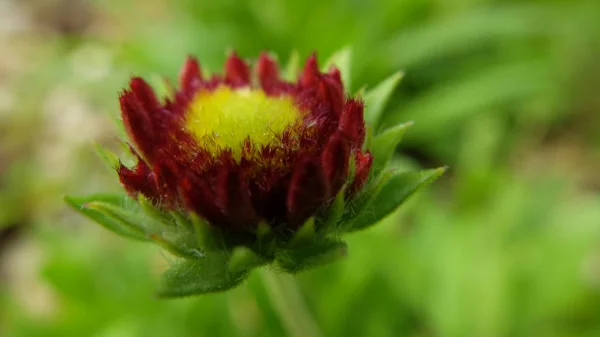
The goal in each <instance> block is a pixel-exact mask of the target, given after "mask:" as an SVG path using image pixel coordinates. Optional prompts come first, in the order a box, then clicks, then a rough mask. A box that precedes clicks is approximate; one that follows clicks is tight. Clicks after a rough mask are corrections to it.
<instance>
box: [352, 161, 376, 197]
mask: <svg viewBox="0 0 600 337" xmlns="http://www.w3.org/2000/svg"><path fill="white" fill-rule="evenodd" d="M371 164H373V155H371V152H366V153H362V152H357V153H356V173H355V175H354V181H353V182H352V185H351V186H350V189H349V191H348V192H349V194H354V193H356V192H357V191H359V190H360V189H361V188H362V187H363V186H364V184H365V183H366V182H367V179H369V171H370V170H371Z"/></svg>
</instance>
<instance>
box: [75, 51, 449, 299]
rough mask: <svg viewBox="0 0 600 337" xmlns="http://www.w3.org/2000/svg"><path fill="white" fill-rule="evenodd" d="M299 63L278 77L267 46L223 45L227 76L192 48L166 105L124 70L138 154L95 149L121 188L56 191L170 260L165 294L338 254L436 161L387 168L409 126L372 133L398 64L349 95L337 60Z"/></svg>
mask: <svg viewBox="0 0 600 337" xmlns="http://www.w3.org/2000/svg"><path fill="white" fill-rule="evenodd" d="M299 73H300V74H299V76H298V79H297V80H295V81H291V80H285V79H284V78H283V76H282V75H281V74H280V72H279V70H278V65H277V63H276V62H275V60H274V59H273V58H271V57H270V56H268V55H267V54H266V53H262V54H261V55H260V56H259V58H258V60H257V61H256V64H255V66H254V68H253V69H252V70H251V69H250V67H249V66H248V64H247V63H246V62H245V61H244V60H242V59H241V58H240V57H239V56H237V55H236V54H235V53H232V54H231V55H230V56H229V58H228V59H227V61H226V64H225V72H224V75H222V76H221V75H212V76H211V77H204V75H203V74H202V71H201V69H200V65H199V63H198V61H197V60H196V59H195V58H192V57H189V58H188V59H187V61H186V63H185V65H184V67H183V69H182V71H181V74H180V76H179V88H178V89H177V90H175V89H172V93H171V94H170V95H169V97H167V98H165V99H164V101H163V102H161V100H159V98H158V97H157V95H156V94H155V92H154V91H153V89H152V88H151V87H150V85H149V84H148V83H146V82H145V81H144V80H143V79H141V78H138V77H134V78H132V79H131V81H130V85H129V89H127V90H125V91H124V92H122V94H121V95H120V106H121V113H122V118H123V124H124V127H125V130H126V132H127V134H128V136H129V138H130V141H131V142H130V146H129V147H130V150H131V153H132V154H133V156H134V158H135V159H136V163H135V164H134V165H133V166H131V167H128V166H126V165H124V164H123V163H122V162H121V161H120V160H119V159H118V158H117V156H116V155H114V154H113V153H111V152H110V151H108V150H105V149H103V148H100V147H98V151H99V154H100V156H101V157H102V158H103V159H104V160H105V161H106V162H107V163H108V164H109V165H110V166H111V167H113V168H114V169H115V170H116V172H117V174H118V177H119V180H120V182H121V183H122V185H123V186H124V188H125V190H126V191H127V195H123V194H98V195H92V196H85V197H66V201H67V202H68V203H69V204H70V205H71V206H73V208H74V209H75V210H77V211H79V212H81V213H83V214H84V215H86V216H88V217H89V218H91V219H93V220H94V221H96V222H98V223H99V224H101V225H103V226H104V227H106V228H108V229H110V230H112V231H114V232H116V233H118V234H120V235H123V236H126V237H129V238H133V239H136V240H141V241H151V242H154V243H156V244H159V245H160V246H162V247H164V248H165V249H167V250H168V251H170V252H171V253H173V254H174V255H176V256H178V257H180V258H181V259H180V260H178V261H177V262H176V263H174V264H173V265H172V266H171V267H170V269H168V270H167V271H166V272H165V273H164V274H163V276H162V279H161V284H160V289H159V293H160V294H161V295H162V296H187V295H194V294H201V293H207V292H215V291H224V290H227V289H230V288H232V287H234V286H236V285H238V284H239V283H240V282H242V281H243V280H244V279H245V278H246V277H247V276H248V275H249V273H250V272H251V271H252V270H253V269H254V268H257V267H260V266H262V265H265V264H274V265H275V266H276V267H277V268H279V269H280V270H283V271H286V272H289V273H297V272H299V271H302V270H306V269H310V268H313V267H315V266H318V265H321V264H324V263H328V262H331V261H333V260H336V259H338V258H340V257H343V256H345V254H346V244H345V243H344V242H343V241H342V240H341V235H342V234H344V233H347V232H352V231H357V230H362V229H365V228H367V227H369V226H371V225H373V224H375V223H377V222H379V221H380V220H381V219H383V218H385V217H386V216H387V215H389V214H390V213H392V212H393V211H394V210H395V209H396V208H397V207H398V206H399V205H400V204H402V203H403V202H404V201H405V200H406V199H407V198H408V197H409V196H410V195H411V194H413V193H414V192H416V191H417V190H418V189H420V188H421V187H423V186H425V185H427V184H429V183H431V182H432V181H433V180H435V179H436V178H437V177H439V176H440V175H441V174H442V173H443V172H444V170H445V168H439V169H434V170H425V171H421V172H400V171H397V170H389V169H387V168H386V166H387V163H388V161H389V160H390V158H391V157H392V154H393V151H394V149H395V148H396V145H397V144H398V143H399V142H400V140H401V138H402V135H403V134H404V131H405V130H406V129H407V127H408V126H410V125H411V123H406V124H402V125H398V126H395V127H391V128H388V129H386V130H384V131H383V132H381V133H379V134H373V132H371V131H370V130H372V128H373V126H374V125H376V124H377V123H378V119H379V116H381V112H382V109H383V107H384V105H385V102H386V101H387V99H388V97H389V96H390V95H391V93H392V91H393V89H394V88H395V86H396V85H397V83H398V81H399V80H400V75H399V74H395V75H393V76H391V77H390V78H388V79H386V80H385V81H383V82H382V83H381V84H380V85H378V86H377V87H375V88H374V89H372V90H368V91H366V92H364V93H363V95H359V96H357V97H350V96H348V95H347V93H346V91H345V88H344V83H343V81H342V78H343V76H342V73H341V72H340V70H338V68H336V67H331V68H330V69H328V71H327V72H321V71H320V69H319V66H318V64H317V58H316V55H314V54H313V55H312V56H310V57H309V58H308V59H307V61H306V64H305V66H304V69H303V70H302V71H301V72H299Z"/></svg>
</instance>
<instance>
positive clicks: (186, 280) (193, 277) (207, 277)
mask: <svg viewBox="0 0 600 337" xmlns="http://www.w3.org/2000/svg"><path fill="white" fill-rule="evenodd" d="M229 258H230V255H229V254H227V253H226V252H224V251H223V252H212V253H210V254H208V253H207V254H206V255H205V256H204V257H202V258H200V259H194V260H180V261H178V262H176V263H175V264H174V265H172V266H171V268H169V269H168V270H167V271H165V272H164V273H163V274H162V277H161V280H160V284H159V287H158V296H160V297H184V296H192V295H200V294H206V293H215V292H222V291H226V290H229V289H231V288H233V287H235V286H237V285H238V284H240V283H241V282H242V281H243V280H244V279H246V277H248V272H232V271H230V270H229Z"/></svg>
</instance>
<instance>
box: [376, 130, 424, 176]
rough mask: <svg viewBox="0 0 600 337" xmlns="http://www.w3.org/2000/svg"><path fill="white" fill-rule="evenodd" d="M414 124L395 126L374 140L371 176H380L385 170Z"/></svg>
mask: <svg viewBox="0 0 600 337" xmlns="http://www.w3.org/2000/svg"><path fill="white" fill-rule="evenodd" d="M413 124H414V123H413V122H407V123H404V124H400V125H397V126H394V127H393V128H389V129H387V130H385V131H384V132H383V133H381V134H379V135H377V136H376V137H375V138H373V141H372V144H371V148H370V150H371V153H372V154H373V164H372V165H371V174H372V175H373V176H378V175H379V173H381V172H383V170H385V168H386V166H387V164H388V162H389V161H390V159H391V158H392V156H393V154H394V150H395V149H396V147H397V146H398V144H400V142H401V141H402V136H404V133H405V132H406V130H407V129H408V128H409V127H411V126H412V125H413Z"/></svg>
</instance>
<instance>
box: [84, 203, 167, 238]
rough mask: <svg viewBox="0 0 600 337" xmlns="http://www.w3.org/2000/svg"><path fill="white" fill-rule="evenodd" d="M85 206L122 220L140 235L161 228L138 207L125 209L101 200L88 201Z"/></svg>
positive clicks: (158, 223)
mask: <svg viewBox="0 0 600 337" xmlns="http://www.w3.org/2000/svg"><path fill="white" fill-rule="evenodd" d="M86 206H87V207H88V208H90V209H93V210H95V211H98V212H100V213H103V214H106V215H107V216H109V217H111V218H113V219H115V220H117V221H120V222H122V223H123V225H125V226H127V227H129V229H130V230H131V231H134V232H137V233H139V234H140V235H149V234H152V233H156V232H157V231H159V230H161V229H162V228H161V227H162V224H161V223H160V222H157V221H155V220H153V219H151V218H149V217H147V216H146V215H145V214H144V213H143V212H142V211H141V210H140V209H139V208H138V209H133V210H131V209H125V208H123V207H122V206H119V205H113V204H111V203H107V202H103V201H92V202H88V203H87V205H86Z"/></svg>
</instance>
